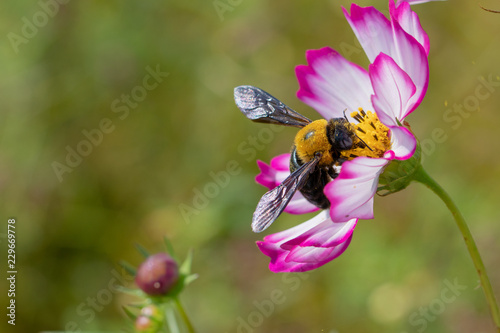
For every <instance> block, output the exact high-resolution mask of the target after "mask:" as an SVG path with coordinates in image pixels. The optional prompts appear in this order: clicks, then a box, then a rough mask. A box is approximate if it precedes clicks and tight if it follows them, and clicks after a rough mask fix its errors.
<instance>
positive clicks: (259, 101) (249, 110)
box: [234, 86, 311, 127]
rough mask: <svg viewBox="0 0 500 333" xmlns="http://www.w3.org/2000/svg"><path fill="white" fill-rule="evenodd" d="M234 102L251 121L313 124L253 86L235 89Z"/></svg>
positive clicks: (296, 124) (295, 124) (295, 125)
mask: <svg viewBox="0 0 500 333" xmlns="http://www.w3.org/2000/svg"><path fill="white" fill-rule="evenodd" d="M234 101H235V102H236V105H237V106H238V108H239V109H240V110H241V112H243V114H244V115H245V116H246V117H247V118H248V119H250V120H253V121H256V122H262V123H271V124H281V125H285V126H294V127H304V126H306V125H307V124H309V123H310V122H311V120H309V119H308V118H306V117H304V116H303V115H301V114H300V113H298V112H296V111H294V110H292V109H290V108H289V107H288V106H286V105H285V104H283V103H282V102H280V101H279V100H278V99H277V98H275V97H273V96H271V95H269V94H268V93H267V92H265V91H264V90H262V89H259V88H257V87H253V86H239V87H236V88H234Z"/></svg>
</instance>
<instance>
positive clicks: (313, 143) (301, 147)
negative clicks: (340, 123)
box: [294, 119, 333, 165]
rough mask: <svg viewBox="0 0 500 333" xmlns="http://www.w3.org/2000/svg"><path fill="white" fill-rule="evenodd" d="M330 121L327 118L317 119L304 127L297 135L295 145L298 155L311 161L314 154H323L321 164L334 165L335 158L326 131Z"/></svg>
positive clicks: (305, 160) (303, 159)
mask: <svg viewBox="0 0 500 333" xmlns="http://www.w3.org/2000/svg"><path fill="white" fill-rule="evenodd" d="M327 124H328V121H326V120H325V119H319V120H315V121H313V122H312V123H310V124H308V125H306V126H305V127H303V128H302V129H301V130H300V131H299V132H298V133H297V135H296V136H295V141H294V143H295V147H296V148H297V155H298V157H299V158H300V159H301V160H302V161H304V162H307V161H310V160H312V159H313V158H314V154H315V153H317V152H320V153H321V154H322V157H321V160H320V161H319V163H318V164H319V165H332V164H333V159H332V155H331V153H330V147H331V145H330V143H329V142H328V137H327V133H326V126H327Z"/></svg>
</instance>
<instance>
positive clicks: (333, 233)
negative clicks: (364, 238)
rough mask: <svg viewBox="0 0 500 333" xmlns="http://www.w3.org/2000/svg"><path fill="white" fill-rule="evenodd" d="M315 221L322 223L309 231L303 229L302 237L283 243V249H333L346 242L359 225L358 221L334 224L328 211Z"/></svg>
mask: <svg viewBox="0 0 500 333" xmlns="http://www.w3.org/2000/svg"><path fill="white" fill-rule="evenodd" d="M314 219H320V220H322V222H321V223H318V224H317V225H315V226H313V227H309V229H307V230H304V229H303V230H302V234H301V235H300V236H298V237H294V238H292V239H290V240H288V241H285V242H283V245H282V246H281V247H282V248H288V247H295V246H303V247H304V246H312V247H332V246H335V245H338V244H340V243H343V242H345V241H346V239H347V238H348V237H349V236H350V235H351V234H352V232H353V230H354V228H355V227H356V223H357V219H352V220H349V221H347V222H333V223H332V221H331V219H330V216H329V214H328V211H327V210H325V211H323V212H322V213H320V214H318V215H317V216H316V217H315V218H314ZM314 219H312V220H314ZM312 220H311V221H312Z"/></svg>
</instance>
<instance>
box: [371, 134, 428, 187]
mask: <svg viewBox="0 0 500 333" xmlns="http://www.w3.org/2000/svg"><path fill="white" fill-rule="evenodd" d="M420 158H421V149H420V144H419V143H417V148H416V150H415V153H414V154H413V156H412V157H410V158H409V159H407V160H402V161H400V160H392V161H391V163H390V164H389V165H388V166H387V167H386V168H385V170H384V172H383V173H382V174H381V175H380V178H379V187H378V189H377V193H378V194H379V195H382V196H384V195H389V194H392V193H396V192H398V191H401V190H403V189H405V188H406V187H407V186H408V185H410V183H411V182H412V181H413V179H414V177H415V173H416V172H417V171H418V169H419V168H420V167H421V164H420Z"/></svg>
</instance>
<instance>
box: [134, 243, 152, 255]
mask: <svg viewBox="0 0 500 333" xmlns="http://www.w3.org/2000/svg"><path fill="white" fill-rule="evenodd" d="M135 248H136V249H137V251H138V252H139V253H140V254H141V255H142V256H143V257H144V258H147V257H149V256H150V254H149V251H148V250H146V248H145V247H143V246H142V245H141V244H135Z"/></svg>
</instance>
